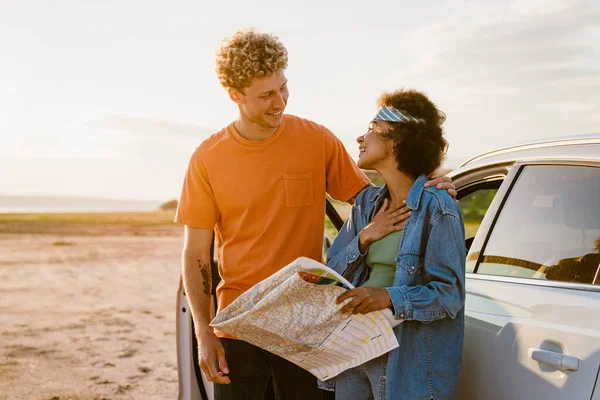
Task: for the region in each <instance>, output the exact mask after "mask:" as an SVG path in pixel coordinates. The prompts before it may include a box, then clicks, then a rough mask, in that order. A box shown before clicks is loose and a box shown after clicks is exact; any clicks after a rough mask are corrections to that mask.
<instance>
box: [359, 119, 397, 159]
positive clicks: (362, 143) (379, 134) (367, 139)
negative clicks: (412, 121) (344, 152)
mask: <svg viewBox="0 0 600 400" xmlns="http://www.w3.org/2000/svg"><path fill="white" fill-rule="evenodd" d="M390 128H391V126H390V124H389V122H386V121H371V123H370V124H369V130H368V131H367V133H365V134H364V135H361V136H359V137H358V138H357V139H356V141H357V142H358V150H359V155H358V166H359V167H360V168H362V169H376V168H377V166H378V165H382V164H383V163H388V162H389V161H390V159H392V160H394V154H393V151H392V144H393V143H392V141H391V140H390V139H386V138H385V137H384V136H383V133H385V132H387V131H388V130H389V129H390Z"/></svg>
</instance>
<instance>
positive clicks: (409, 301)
mask: <svg viewBox="0 0 600 400" xmlns="http://www.w3.org/2000/svg"><path fill="white" fill-rule="evenodd" d="M464 236H465V235H464V227H463V223H462V220H461V218H460V217H458V216H456V215H453V214H442V215H441V216H440V217H439V219H438V220H437V221H436V222H435V223H434V225H433V227H432V228H431V231H430V234H429V238H428V241H427V247H426V250H425V260H424V262H425V264H424V271H423V274H424V275H425V278H426V279H427V280H429V281H430V282H429V283H427V284H425V285H417V286H407V285H404V286H394V287H389V288H386V290H387V291H388V293H389V295H390V298H391V300H392V305H393V311H394V315H395V317H396V318H398V319H405V320H417V321H423V322H429V321H434V320H436V319H441V318H448V317H449V318H454V317H456V315H457V314H458V312H459V311H460V310H461V309H462V308H463V306H464V303H465V257H466V255H465V239H464Z"/></svg>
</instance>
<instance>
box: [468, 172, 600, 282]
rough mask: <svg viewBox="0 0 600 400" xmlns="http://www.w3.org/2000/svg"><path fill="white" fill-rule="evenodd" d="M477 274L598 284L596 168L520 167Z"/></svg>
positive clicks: (599, 189)
mask: <svg viewBox="0 0 600 400" xmlns="http://www.w3.org/2000/svg"><path fill="white" fill-rule="evenodd" d="M461 202H462V201H461ZM476 273H478V274H488V275H501V276H510V277H519V278H531V279H543V280H552V281H561V282H573V283H585V284H600V276H599V274H600V168H594V167H580V166H552V165H538V166H527V167H524V168H523V170H522V171H521V174H520V175H519V177H518V178H517V181H516V184H515V186H514V187H513V188H512V190H511V192H510V194H509V195H508V198H507V200H506V203H505V204H504V206H503V208H502V210H501V211H500V214H499V217H498V220H497V221H496V223H495V225H494V227H493V229H492V232H491V234H490V237H489V239H488V242H487V244H486V245H485V248H484V249H483V256H480V262H479V265H478V266H477V268H476Z"/></svg>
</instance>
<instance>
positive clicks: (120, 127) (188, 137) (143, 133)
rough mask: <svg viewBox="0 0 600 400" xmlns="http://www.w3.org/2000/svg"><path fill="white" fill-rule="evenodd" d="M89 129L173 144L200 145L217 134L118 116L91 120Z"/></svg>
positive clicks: (188, 125) (185, 125)
mask: <svg viewBox="0 0 600 400" xmlns="http://www.w3.org/2000/svg"><path fill="white" fill-rule="evenodd" d="M87 127H88V128H91V129H97V130H101V131H113V132H121V133H126V134H127V137H128V138H129V139H130V140H140V141H150V142H160V143H173V144H175V143H189V142H196V143H197V144H200V142H201V141H202V140H204V139H205V138H207V137H208V136H209V135H211V134H212V133H214V132H215V131H214V130H210V129H208V128H206V127H203V126H200V125H196V124H191V123H181V122H173V121H165V120H159V119H152V118H144V117H135V116H128V115H118V114H113V115H106V116H103V117H101V118H97V119H94V120H91V121H89V122H88V123H87Z"/></svg>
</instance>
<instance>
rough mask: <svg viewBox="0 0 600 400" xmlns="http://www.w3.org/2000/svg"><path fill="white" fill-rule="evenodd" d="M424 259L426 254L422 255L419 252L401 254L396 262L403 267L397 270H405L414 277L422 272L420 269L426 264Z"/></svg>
mask: <svg viewBox="0 0 600 400" xmlns="http://www.w3.org/2000/svg"><path fill="white" fill-rule="evenodd" d="M424 259H425V257H424V256H420V255H418V254H401V255H399V256H398V257H397V258H396V262H397V264H398V266H399V267H400V268H401V270H400V271H397V272H403V273H404V272H405V273H407V274H408V275H409V276H410V277H411V278H414V277H415V276H417V275H419V274H420V272H421V271H420V270H421V268H422V267H423V264H424ZM411 280H412V279H411Z"/></svg>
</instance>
